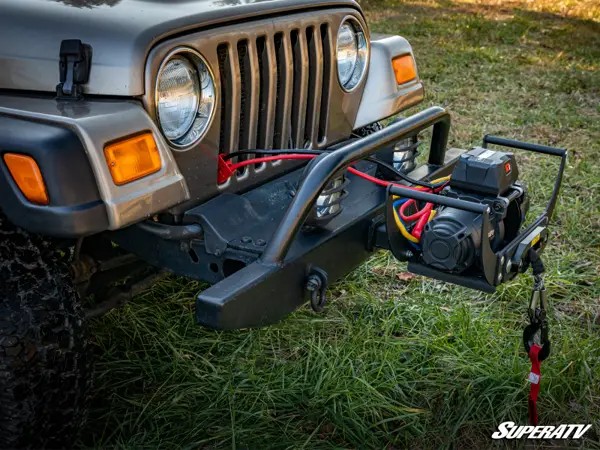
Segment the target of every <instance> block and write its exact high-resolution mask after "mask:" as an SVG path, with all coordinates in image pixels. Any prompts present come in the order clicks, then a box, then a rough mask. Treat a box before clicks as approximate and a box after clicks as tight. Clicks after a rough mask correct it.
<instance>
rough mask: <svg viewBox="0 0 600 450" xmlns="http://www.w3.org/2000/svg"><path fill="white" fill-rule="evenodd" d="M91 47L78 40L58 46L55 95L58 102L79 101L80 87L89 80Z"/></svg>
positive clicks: (67, 41)
mask: <svg viewBox="0 0 600 450" xmlns="http://www.w3.org/2000/svg"><path fill="white" fill-rule="evenodd" d="M91 66H92V47H91V46H90V45H88V44H83V43H82V42H81V41H80V40H79V39H67V40H64V41H62V42H61V44H60V62H59V68H60V83H59V84H58V85H57V86H56V95H57V97H58V99H60V100H67V99H68V100H79V99H81V98H82V97H83V88H82V86H83V85H84V84H86V83H87V82H88V81H89V79H90V69H91Z"/></svg>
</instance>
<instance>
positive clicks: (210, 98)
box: [154, 47, 218, 149]
mask: <svg viewBox="0 0 600 450" xmlns="http://www.w3.org/2000/svg"><path fill="white" fill-rule="evenodd" d="M175 59H181V60H185V61H186V62H187V63H188V64H189V65H190V66H191V67H193V69H194V74H195V76H196V77H197V80H196V81H197V86H198V102H197V105H196V111H195V114H196V117H195V118H194V119H193V121H192V122H191V125H190V126H189V128H188V129H187V131H186V132H185V133H184V134H183V135H182V136H180V137H178V138H176V139H172V138H169V137H168V136H167V135H166V133H165V131H164V130H163V124H162V123H161V119H160V102H161V99H160V95H159V83H160V80H161V78H160V77H161V74H162V73H163V70H164V69H165V68H166V67H167V65H168V64H169V63H170V62H171V61H173V60H175ZM217 100H218V99H217V88H216V82H215V76H214V74H213V71H212V69H211V67H210V65H209V64H208V62H207V61H206V59H205V58H204V57H203V56H202V55H201V54H200V53H199V52H197V51H195V50H193V49H191V48H187V47H182V48H177V49H175V50H173V51H171V52H170V53H169V54H168V55H167V56H165V58H164V59H163V61H162V63H161V65H160V67H159V69H158V72H157V75H156V80H155V82H154V108H155V112H156V122H157V125H158V127H159V128H160V130H161V132H162V134H163V136H164V137H165V139H166V140H167V141H168V142H169V144H170V145H171V146H172V147H174V148H176V149H185V148H189V147H190V146H192V145H194V144H196V143H198V142H199V141H200V140H201V139H202V138H203V137H204V136H205V135H206V133H207V132H208V130H209V129H210V126H211V124H212V121H213V119H214V116H215V111H216V109H217ZM203 108H204V109H206V112H205V113H204V114H202V115H200V114H201V113H200V112H201V111H202V109H203Z"/></svg>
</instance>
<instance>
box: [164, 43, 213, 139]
mask: <svg viewBox="0 0 600 450" xmlns="http://www.w3.org/2000/svg"><path fill="white" fill-rule="evenodd" d="M214 109H215V84H214V79H213V76H212V74H211V72H210V70H209V69H208V66H207V64H206V62H205V61H204V59H203V58H202V57H201V56H200V55H199V54H197V53H196V52H193V51H191V50H189V51H188V50H185V52H180V53H177V54H175V55H174V56H173V57H171V58H169V59H167V60H166V61H165V62H164V63H163V65H162V67H161V69H160V71H159V74H158V78H157V80H156V114H157V117H158V123H159V125H160V128H161V130H162V132H163V134H164V135H165V137H166V138H167V139H168V140H169V142H171V144H173V145H174V146H176V147H184V146H187V145H190V144H193V143H194V142H196V141H197V140H199V139H200V138H201V137H202V136H203V135H204V133H205V132H206V130H207V129H208V126H209V124H210V121H211V119H212V115H213V112H214Z"/></svg>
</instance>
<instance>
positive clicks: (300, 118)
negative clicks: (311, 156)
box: [291, 30, 308, 148]
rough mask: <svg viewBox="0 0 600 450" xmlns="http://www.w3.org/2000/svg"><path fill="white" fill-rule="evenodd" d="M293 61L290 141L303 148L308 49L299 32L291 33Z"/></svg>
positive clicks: (301, 33) (302, 34)
mask: <svg viewBox="0 0 600 450" xmlns="http://www.w3.org/2000/svg"><path fill="white" fill-rule="evenodd" d="M291 41H292V42H291V44H292V58H293V61H294V72H295V73H294V95H293V97H292V140H293V143H294V146H295V147H296V148H304V124H305V120H306V108H305V107H304V105H306V97H307V95H308V49H307V45H306V34H305V33H304V32H300V30H293V31H292V33H291Z"/></svg>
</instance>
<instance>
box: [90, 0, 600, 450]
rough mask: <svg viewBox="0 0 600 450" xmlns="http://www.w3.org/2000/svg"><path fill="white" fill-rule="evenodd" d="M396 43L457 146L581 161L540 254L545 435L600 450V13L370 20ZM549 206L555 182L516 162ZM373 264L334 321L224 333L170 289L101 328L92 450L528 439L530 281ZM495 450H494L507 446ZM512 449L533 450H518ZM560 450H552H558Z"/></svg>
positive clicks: (299, 317)
mask: <svg viewBox="0 0 600 450" xmlns="http://www.w3.org/2000/svg"><path fill="white" fill-rule="evenodd" d="M366 8H367V14H368V17H369V21H370V24H371V26H372V28H373V30H374V31H377V32H383V33H394V34H401V35H403V36H405V37H407V38H408V39H409V40H410V41H411V43H412V45H413V47H414V50H415V53H416V55H417V59H418V62H419V68H420V74H421V76H422V78H423V79H424V80H425V82H426V86H427V100H426V102H425V105H423V107H425V106H429V105H432V104H441V105H443V106H445V107H447V108H448V109H449V110H450V111H451V112H452V114H453V123H454V129H453V132H452V136H451V141H452V142H451V143H452V144H453V145H456V146H461V147H467V146H471V145H474V144H476V143H478V142H479V141H480V139H481V137H482V136H483V134H485V133H494V134H500V135H503V136H507V137H514V138H522V139H526V140H531V141H536V142H540V143H545V144H550V145H558V146H563V147H567V148H569V149H570V151H571V155H570V160H569V164H568V169H567V173H566V179H565V183H564V186H563V190H562V196H561V199H560V202H559V205H558V210H557V213H556V217H555V221H554V226H553V227H552V235H553V237H552V241H551V245H550V246H549V248H548V249H547V252H546V253H545V256H544V258H545V262H546V264H547V269H548V272H547V277H546V278H547V286H548V289H549V292H550V300H551V303H552V306H553V308H552V312H551V318H550V324H551V338H552V340H553V354H552V356H551V358H550V359H549V360H548V361H547V362H546V363H545V364H544V365H543V381H542V392H541V400H540V410H541V420H542V422H543V423H544V424H559V423H592V424H593V427H592V431H590V432H588V433H587V435H586V440H585V441H584V442H579V443H576V442H567V443H562V444H560V445H568V446H581V447H582V448H600V280H599V277H598V273H599V272H600V240H599V237H598V232H599V231H600V223H599V220H600V214H599V207H598V205H599V203H600V198H599V193H600V163H599V162H598V161H599V158H600V157H599V155H600V24H599V23H598V21H600V12H599V11H598V3H597V2H596V1H595V0H587V1H585V0H565V1H562V2H555V1H550V0H542V1H525V0H514V1H510V2H500V1H486V0H484V1H476V2H475V1H462V0H456V1H448V0H431V1H415V2H406V3H404V2H402V3H400V2H398V1H393V0H389V1H370V2H367V3H366ZM521 161H522V163H521V166H522V168H523V170H522V172H524V178H526V179H529V181H530V183H529V184H530V188H531V191H532V196H533V201H534V203H538V204H540V202H542V201H543V199H544V195H545V194H544V192H545V191H546V189H547V188H549V187H550V183H551V178H552V174H553V171H554V170H556V164H554V163H553V162H552V163H550V162H548V161H547V160H546V159H543V160H541V159H539V158H532V157H530V156H528V157H523V158H522V159H521ZM405 270H406V267H405V266H404V265H403V264H401V263H398V262H396V261H395V260H393V258H391V257H390V255H389V254H387V253H383V252H382V253H377V254H375V255H374V256H373V257H372V258H371V259H370V260H369V261H368V262H366V263H365V264H363V265H362V266H361V267H360V268H359V269H358V270H356V271H355V272H353V273H352V274H350V275H349V276H347V277H346V279H344V280H343V281H341V282H339V283H337V284H335V285H334V286H333V288H332V290H331V292H330V297H331V302H330V304H329V305H328V307H327V310H326V312H325V313H324V314H322V315H315V314H313V313H312V312H310V311H309V310H308V309H306V308H305V309H301V310H299V311H297V312H296V313H294V314H292V315H291V316H290V317H289V318H287V319H286V320H285V321H284V322H282V323H281V324H278V325H276V326H272V327H270V328H265V329H260V330H250V331H236V332H214V331H209V330H206V329H202V328H199V327H197V326H196V325H195V324H194V321H193V318H192V311H193V301H194V298H195V295H196V294H197V293H198V292H199V291H200V290H201V289H202V285H200V284H197V283H195V282H189V281H187V280H183V279H176V278H171V279H168V280H166V281H165V282H162V283H160V284H158V285H157V286H156V287H155V288H154V289H153V290H152V291H150V292H148V293H146V294H144V295H142V296H140V297H139V298H138V299H137V300H136V301H135V302H133V303H131V304H130V305H128V306H126V307H125V308H124V309H122V310H119V311H115V312H113V313H111V314H109V315H107V316H106V317H104V318H102V319H101V320H98V321H97V322H95V323H94V324H93V327H92V334H93V336H94V339H95V343H96V346H97V349H98V354H99V356H98V358H99V361H98V366H97V381H96V388H95V392H94V402H93V409H92V412H91V420H90V421H89V423H88V426H87V428H86V429H85V430H84V437H83V441H82V442H81V444H82V445H86V446H97V447H161V448H261V449H262V448H381V449H383V448H385V449H395V448H405V447H410V448H444V447H446V448H451V447H453V448H487V447H490V446H492V445H493V443H492V441H491V440H490V435H491V433H492V432H493V431H494V430H495V428H496V426H497V425H498V424H499V423H500V422H502V421H505V420H512V421H514V422H517V423H521V424H525V423H526V415H527V411H526V396H527V392H528V385H527V382H526V380H525V378H526V375H527V373H528V370H529V365H528V362H527V358H526V357H525V355H524V353H523V351H522V349H521V342H520V340H521V332H522V328H523V325H524V324H525V309H526V305H527V302H528V297H529V289H530V278H529V277H521V278H520V279H519V280H516V281H514V282H511V283H510V284H508V285H506V286H503V287H502V288H501V289H499V290H498V293H497V294H495V295H482V294H478V293H476V292H474V291H469V290H466V289H462V288H459V287H454V286H449V285H445V284H441V283H437V282H434V281H429V280H425V279H422V278H420V277H408V276H406V274H405ZM496 445H499V444H496ZM515 445H517V446H519V445H521V446H522V445H523V443H520V444H515ZM548 445H550V444H548Z"/></svg>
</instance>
